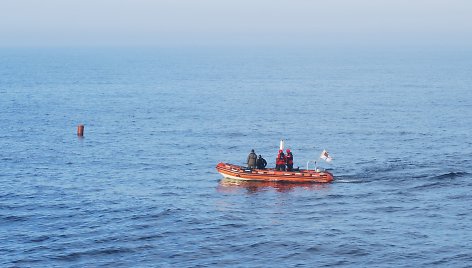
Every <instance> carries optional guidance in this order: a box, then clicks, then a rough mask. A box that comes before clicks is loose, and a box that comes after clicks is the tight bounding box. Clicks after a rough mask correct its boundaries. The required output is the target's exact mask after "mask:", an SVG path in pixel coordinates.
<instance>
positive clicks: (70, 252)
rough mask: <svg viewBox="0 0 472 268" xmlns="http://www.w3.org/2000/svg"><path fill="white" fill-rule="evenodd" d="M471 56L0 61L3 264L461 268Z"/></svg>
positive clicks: (25, 52) (165, 53)
mask: <svg viewBox="0 0 472 268" xmlns="http://www.w3.org/2000/svg"><path fill="white" fill-rule="evenodd" d="M471 52H472V51H470V50H468V49H462V50H461V49H447V48H443V49H387V48H384V49H360V48H356V49H354V48H350V49H349V48H344V49H342V48H337V49H326V48H324V49H261V48H259V49H243V48H239V49H236V48H233V49H229V48H220V49H204V48H194V49H184V48H175V49H164V48H156V49H152V48H146V49H45V48H38V49H33V48H29V49H26V48H25V49H7V48H4V49H1V50H0V127H1V131H0V161H1V162H0V185H1V191H0V238H1V241H2V243H1V244H0V266H1V267H98V266H100V267H328V266H330V267H331V266H336V267H471V266H472V244H471V243H470V241H472V216H471V213H470V205H471V204H472V193H471V190H472V139H471V126H472V88H471V85H472V75H471V74H472V53H471ZM78 124H84V125H85V135H84V137H83V138H79V137H77V136H76V127H77V125H78ZM281 138H284V139H285V140H286V145H287V146H288V147H289V148H291V149H292V152H293V153H294V157H295V166H300V167H305V166H306V162H307V161H308V160H316V159H317V157H318V156H319V154H320V152H321V151H322V150H323V149H327V150H328V151H329V152H330V153H331V155H332V156H333V158H334V160H333V162H332V163H330V164H328V163H322V162H320V160H319V159H318V164H319V165H321V166H323V167H324V168H329V169H330V170H331V171H332V172H333V173H334V175H335V182H333V183H330V184H308V185H305V184H304V185H293V184H257V183H236V182H234V181H227V180H221V179H222V177H221V175H219V174H218V173H217V172H216V170H215V166H216V164H217V163H218V162H220V161H222V162H230V163H236V164H243V163H244V161H245V159H246V157H247V154H248V153H249V151H250V150H251V149H255V151H256V153H258V154H262V155H263V156H264V157H265V158H266V159H267V160H268V162H269V165H270V166H273V165H274V158H275V154H276V152H277V149H278V143H279V140H280V139H281Z"/></svg>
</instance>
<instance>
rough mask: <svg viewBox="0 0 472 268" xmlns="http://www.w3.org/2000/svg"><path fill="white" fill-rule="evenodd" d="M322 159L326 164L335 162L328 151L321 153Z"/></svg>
mask: <svg viewBox="0 0 472 268" xmlns="http://www.w3.org/2000/svg"><path fill="white" fill-rule="evenodd" d="M320 158H321V159H323V160H324V161H326V162H331V161H332V160H333V158H332V157H331V156H330V155H329V153H328V151H326V150H323V152H321V155H320Z"/></svg>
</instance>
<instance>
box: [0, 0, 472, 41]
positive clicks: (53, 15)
mask: <svg viewBox="0 0 472 268" xmlns="http://www.w3.org/2000/svg"><path fill="white" fill-rule="evenodd" d="M351 43H352V44H377V43H379V44H382V43H387V44H388V43H399V44H409V43H412V44H439V45H448V44H454V45H471V44H472V1H470V0H325V1H321V0H319V1H318V0H237V1H236V0H154V1H152V0H0V45H3V46H17V45H18V46H24V45H27V46H28V45H33V46H34V45H164V46H168V45H175V44H178V45H221V44H224V45H231V44H235V45H267V44H276V45H277V44H281V45H303V44H307V45H309V44H341V45H343V44H344V45H345V44H347V45H348V44H351Z"/></svg>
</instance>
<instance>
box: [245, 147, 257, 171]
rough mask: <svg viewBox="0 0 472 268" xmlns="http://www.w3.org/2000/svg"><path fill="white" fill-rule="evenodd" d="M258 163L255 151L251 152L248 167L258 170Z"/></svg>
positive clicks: (248, 157)
mask: <svg viewBox="0 0 472 268" xmlns="http://www.w3.org/2000/svg"><path fill="white" fill-rule="evenodd" d="M256 163H257V155H256V153H255V152H254V149H252V150H251V152H250V153H249V155H248V156H247V166H248V168H251V169H252V168H256Z"/></svg>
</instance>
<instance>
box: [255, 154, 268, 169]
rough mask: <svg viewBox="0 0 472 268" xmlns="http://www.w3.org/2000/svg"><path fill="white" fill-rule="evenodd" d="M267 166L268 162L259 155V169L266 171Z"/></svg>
mask: <svg viewBox="0 0 472 268" xmlns="http://www.w3.org/2000/svg"><path fill="white" fill-rule="evenodd" d="M266 166H267V161H266V160H265V159H264V158H262V155H259V158H257V169H265V167H266Z"/></svg>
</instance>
